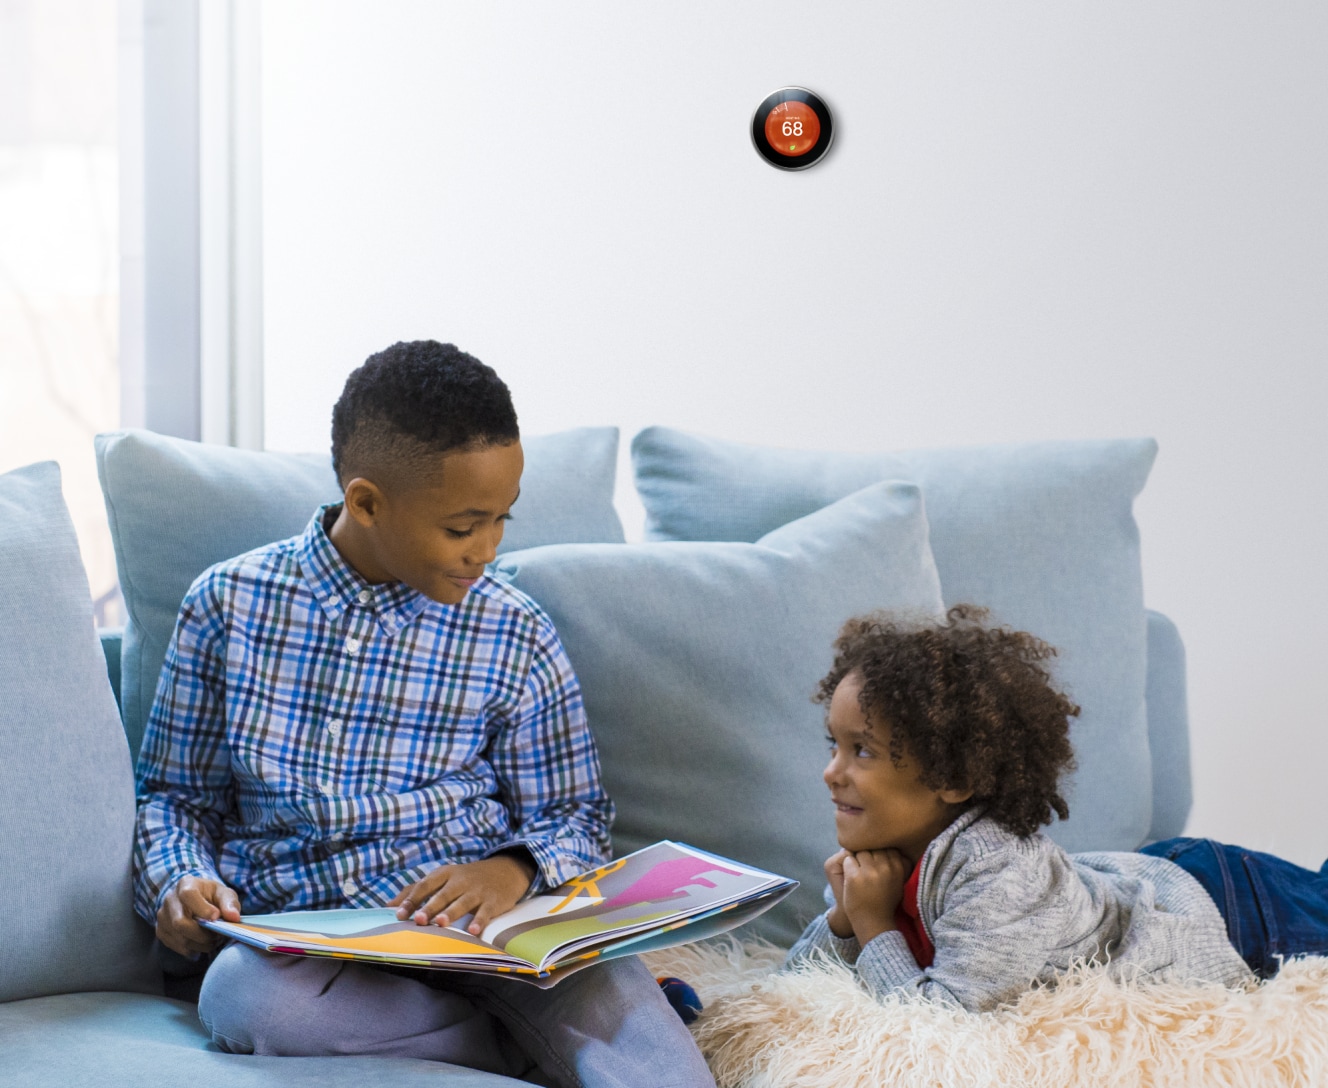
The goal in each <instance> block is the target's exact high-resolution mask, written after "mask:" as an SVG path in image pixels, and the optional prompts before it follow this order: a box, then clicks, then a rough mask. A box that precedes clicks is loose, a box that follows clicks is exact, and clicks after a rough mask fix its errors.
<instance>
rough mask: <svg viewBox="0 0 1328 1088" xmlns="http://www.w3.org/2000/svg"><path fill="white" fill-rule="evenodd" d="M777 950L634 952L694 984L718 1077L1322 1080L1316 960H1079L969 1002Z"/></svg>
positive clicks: (944, 1085)
mask: <svg viewBox="0 0 1328 1088" xmlns="http://www.w3.org/2000/svg"><path fill="white" fill-rule="evenodd" d="M782 958H783V953H782V952H781V951H779V950H777V949H774V948H772V947H770V946H768V945H759V944H752V943H747V944H738V943H737V942H733V941H725V940H721V941H715V942H709V943H702V944H694V945H688V946H686V947H683V948H675V949H669V950H668V951H665V952H659V953H654V954H652V955H649V956H647V957H646V959H647V961H648V962H649V964H650V966H651V968H652V969H653V970H654V971H655V973H656V974H657V975H664V974H670V975H676V976H678V977H679V978H682V979H686V980H687V981H688V982H690V983H691V984H692V985H693V986H694V987H695V988H696V989H697V991H698V992H699V993H700V995H701V998H702V1000H703V1001H704V1002H705V1006H706V1008H705V1011H704V1012H703V1013H702V1014H701V1017H700V1018H699V1019H698V1020H697V1022H696V1023H695V1024H693V1025H692V1027H693V1030H694V1032H695V1034H696V1039H697V1042H698V1043H699V1044H700V1046H701V1049H702V1051H703V1052H704V1053H705V1055H706V1058H707V1060H708V1061H709V1062H710V1067H711V1069H712V1070H713V1071H714V1073H715V1079H716V1080H717V1081H718V1082H719V1086H720V1088H886V1086H888V1088H914V1086H916V1088H1015V1086H1017V1088H1044V1086H1045V1088H1079V1086H1083V1088H1099V1086H1102V1085H1110V1086H1112V1088H1186V1086H1189V1085H1194V1086H1196V1088H1198V1086H1203V1088H1209V1086H1212V1088H1246V1086H1249V1088H1254V1086H1258V1088H1283V1086H1287V1088H1290V1086H1292V1085H1295V1086H1297V1088H1324V1086H1328V958H1321V957H1306V958H1304V959H1300V960H1292V961H1291V962H1289V963H1288V964H1287V965H1286V966H1285V967H1284V968H1283V969H1282V972H1281V973H1280V974H1279V975H1278V976H1277V977H1276V978H1275V979H1273V980H1272V981H1270V982H1266V983H1263V984H1262V985H1260V986H1258V987H1255V988H1252V989H1250V990H1248V991H1232V990H1226V989H1223V988H1222V987H1220V986H1176V985H1162V984H1156V983H1152V984H1149V983H1144V984H1122V983H1119V982H1116V981H1113V980H1112V979H1111V978H1109V977H1108V976H1107V975H1106V973H1104V972H1103V971H1101V970H1094V969H1088V970H1084V971H1081V972H1078V973H1075V974H1073V975H1070V976H1067V977H1066V978H1065V980H1064V981H1062V982H1061V983H1059V984H1058V985H1057V986H1055V987H1054V988H1048V989H1040V990H1032V991H1030V992H1029V993H1027V994H1025V995H1024V997H1023V998H1022V999H1020V1001H1019V1002H1018V1004H1016V1005H1014V1006H1012V1007H1009V1008H1005V1009H1001V1010H999V1011H997V1012H992V1013H982V1014H977V1013H966V1012H962V1011H956V1010H953V1009H947V1008H943V1007H940V1006H937V1005H932V1004H928V1003H926V1002H922V1001H919V1000H916V999H911V1000H903V999H900V998H889V999H884V1000H882V999H877V998H873V997H872V996H870V995H869V994H867V993H866V992H865V991H864V990H862V989H861V988H860V987H859V986H858V985H857V983H856V982H855V981H854V979H853V976H852V975H851V974H850V973H849V972H847V971H846V970H844V969H843V968H842V967H835V966H832V965H829V964H827V965H824V966H817V967H815V968H810V969H803V970H800V971H798V972H796V973H789V974H783V973H776V971H775V968H776V967H778V965H779V963H780V961H781V960H782Z"/></svg>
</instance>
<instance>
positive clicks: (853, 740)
mask: <svg viewBox="0 0 1328 1088" xmlns="http://www.w3.org/2000/svg"><path fill="white" fill-rule="evenodd" d="M984 615H985V613H983V611H982V610H981V609H975V608H972V607H969V606H959V607H956V608H953V609H951V610H950V613H949V615H948V616H947V618H946V620H945V621H944V622H942V623H939V624H928V625H921V626H919V625H913V624H909V623H905V622H898V621H895V620H893V619H891V618H890V617H889V616H885V615H878V616H870V617H867V618H865V619H858V620H851V621H849V623H848V624H846V625H845V627H844V630H843V632H842V633H841V635H840V637H839V639H838V641H837V642H836V643H835V649H836V656H835V661H834V665H833V667H832V668H831V670H830V672H829V674H828V675H827V676H826V677H825V679H824V680H822V682H821V686H820V690H819V693H818V699H819V701H821V702H823V703H828V704H829V707H828V711H827V714H826V725H827V728H828V731H829V733H830V737H829V740H830V762H829V764H828V765H827V766H826V768H825V770H824V772H823V778H824V780H825V783H826V785H827V786H828V787H829V790H830V798H831V801H832V803H833V804H834V807H835V829H836V832H837V836H838V839H839V845H840V847H841V848H842V849H840V850H839V851H838V852H837V853H836V854H834V855H833V856H832V857H831V858H829V859H828V860H827V862H826V875H827V877H828V878H829V882H830V885H829V888H828V889H827V893H826V902H827V905H828V906H829V908H830V909H829V910H828V911H827V912H826V913H825V914H823V915H822V916H821V917H819V918H817V919H815V920H814V921H813V922H812V923H811V925H809V926H808V927H807V929H806V931H805V932H804V933H803V935H802V938H801V939H800V940H799V941H798V943H797V944H796V945H794V947H793V950H792V951H791V952H790V953H789V958H788V962H789V963H790V964H797V963H799V962H803V961H806V960H809V959H811V958H814V957H815V956H816V955H818V954H820V955H826V956H829V957H830V958H831V959H832V960H838V961H840V962H842V963H844V964H845V965H847V966H849V967H850V968H852V969H853V970H854V972H855V973H856V974H857V976H858V977H859V979H860V980H861V981H862V982H863V983H865V984H866V985H867V987H868V988H869V989H871V990H872V991H874V992H876V993H878V994H886V993H892V992H912V993H917V994H921V995H923V996H925V997H928V998H930V999H933V1000H937V1001H942V1002H946V1003H948V1004H952V1005H958V1006H961V1007H963V1008H965V1009H968V1010H970V1011H974V1012H982V1011H986V1010H988V1009H992V1008H995V1007H997V1006H999V1005H1001V1004H1003V1003H1006V1002H1010V1001H1014V1000H1015V999H1016V998H1018V997H1019V995H1020V994H1021V993H1023V992H1024V991H1025V990H1027V989H1028V987H1029V986H1030V985H1031V984H1032V983H1034V982H1035V981H1036V982H1049V981H1051V980H1053V979H1055V978H1056V976H1057V975H1058V974H1060V973H1061V972H1063V971H1065V970H1067V969H1068V968H1069V967H1070V966H1072V965H1073V964H1075V963H1077V962H1095V963H1103V962H1105V963H1108V964H1109V965H1110V969H1111V970H1113V971H1114V972H1119V973H1127V974H1128V975H1129V976H1130V977H1139V978H1156V979H1165V980H1169V981H1175V982H1189V981H1207V982H1217V983H1221V984H1223V985H1226V986H1242V985H1246V984H1248V983H1250V982H1252V981H1253V979H1254V976H1255V975H1256V974H1259V975H1264V976H1267V975H1269V974H1272V973H1275V972H1276V970H1277V967H1278V963H1279V962H1280V957H1281V956H1292V955H1299V954H1304V953H1320V954H1321V953H1323V952H1326V951H1328V866H1325V870H1324V871H1321V872H1319V873H1314V872H1311V871H1309V870H1307V869H1301V868H1299V867H1298V866H1295V865H1292V864H1290V863H1289V862H1285V861H1282V860H1281V859H1279V858H1274V857H1270V856H1269V855H1266V854H1256V853H1254V852H1252V851H1247V850H1241V849H1240V848H1239V847H1224V846H1221V845H1220V844H1217V843H1212V842H1209V841H1208V840H1195V839H1171V840H1167V841H1166V842H1161V843H1155V844H1153V845H1151V846H1149V847H1146V848H1145V849H1144V850H1143V851H1142V852H1140V853H1135V854H1131V853H1092V854H1075V855H1069V854H1066V853H1065V851H1063V850H1062V849H1061V848H1060V847H1059V846H1057V845H1056V844H1055V843H1054V842H1053V841H1052V840H1051V839H1049V838H1047V837H1046V836H1045V835H1043V834H1042V833H1041V832H1040V831H1039V828H1040V827H1041V826H1042V825H1043V824H1047V823H1050V822H1051V819H1052V816H1053V814H1055V815H1057V816H1060V817H1061V818H1062V819H1064V818H1065V817H1066V816H1067V815H1068V814H1069V810H1068V807H1067V806H1066V803H1065V799H1064V798H1063V797H1062V795H1061V793H1060V788H1059V779H1060V776H1061V774H1062V772H1064V771H1065V770H1067V769H1068V768H1069V767H1070V766H1071V765H1072V762H1073V759H1072V751H1071V748H1070V741H1069V719H1070V718H1071V717H1073V716H1074V715H1076V714H1078V713H1079V709H1078V707H1076V706H1075V705H1074V704H1073V703H1071V702H1070V700H1069V699H1067V698H1066V697H1065V696H1064V695H1063V694H1062V693H1061V692H1060V691H1058V690H1057V689H1056V687H1055V685H1054V684H1053V683H1052V681H1051V677H1050V675H1049V673H1048V671H1047V669H1046V667H1045V665H1044V664H1043V662H1045V661H1046V659H1047V658H1049V657H1050V656H1051V655H1053V654H1054V653H1055V651H1054V650H1053V649H1052V648H1051V647H1050V646H1048V645H1047V644H1046V643H1044V642H1041V641H1040V640H1038V639H1037V638H1035V637H1033V636H1032V635H1030V634H1027V633H1026V632H1022V631H1011V630H1008V629H1006V628H989V627H986V626H984V625H983V624H982V622H981V620H982V617H983V616H984ZM1149 855H1151V856H1149Z"/></svg>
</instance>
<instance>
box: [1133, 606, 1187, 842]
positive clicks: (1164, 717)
mask: <svg viewBox="0 0 1328 1088" xmlns="http://www.w3.org/2000/svg"><path fill="white" fill-rule="evenodd" d="M1147 616H1148V686H1147V688H1146V689H1145V690H1146V692H1147V702H1148V750H1149V753H1150V754H1151V755H1152V758H1153V822H1152V824H1151V826H1150V827H1149V828H1148V840H1149V841H1150V842H1156V841H1157V840H1158V839H1171V838H1175V837H1176V836H1177V835H1181V834H1183V833H1184V832H1185V823H1186V821H1187V820H1188V819H1189V817H1190V806H1191V804H1192V803H1193V800H1194V789H1193V785H1192V781H1191V777H1190V730H1189V708H1188V706H1187V705H1186V698H1185V644H1184V643H1183V642H1181V639H1180V632H1179V631H1178V630H1177V629H1176V625H1175V624H1174V623H1172V622H1171V620H1169V619H1167V617H1166V616H1164V615H1162V613H1160V612H1149V613H1148V614H1147Z"/></svg>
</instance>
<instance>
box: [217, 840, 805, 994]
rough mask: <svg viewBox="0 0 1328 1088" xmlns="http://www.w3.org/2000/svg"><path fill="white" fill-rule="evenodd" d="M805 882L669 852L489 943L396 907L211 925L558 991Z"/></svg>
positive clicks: (265, 939) (269, 941)
mask: <svg viewBox="0 0 1328 1088" xmlns="http://www.w3.org/2000/svg"><path fill="white" fill-rule="evenodd" d="M797 885H798V882H797V881H796V880H789V879H788V878H786V877H782V876H776V875H774V874H773V873H767V872H763V871H762V870H760V869H753V868H751V867H750V866H747V865H743V864H741V863H739V862H736V861H730V860H729V859H728V858H723V857H720V856H719V855H717V854H709V853H706V852H705V851H704V850H697V849H695V848H694V847H691V846H685V845H684V844H682V843H676V842H657V843H655V845H654V846H647V847H646V848H645V849H643V850H638V851H636V853H634V854H628V855H627V856H626V857H623V858H618V859H616V860H615V861H610V862H608V863H606V864H605V865H602V866H600V867H599V868H597V869H591V870H589V871H588V872H585V873H582V874H581V875H580V876H576V877H573V878H572V879H571V880H569V881H568V882H567V883H566V884H563V885H562V886H561V887H558V888H555V889H554V890H553V891H551V892H545V893H543V894H540V895H533V896H531V897H530V898H528V899H524V900H522V901H521V902H520V903H518V904H517V905H516V906H515V907H514V908H513V909H512V910H510V911H508V912H507V913H506V914H503V915H500V916H499V917H497V918H495V919H494V920H493V921H492V922H491V923H489V926H488V927H487V928H486V929H485V930H484V933H483V935H482V936H480V937H476V936H473V935H472V934H470V933H468V932H466V930H465V928H464V927H465V926H466V925H468V924H469V922H470V917H469V916H467V917H465V918H462V919H459V920H458V921H457V923H456V924H454V925H451V926H446V927H442V926H436V925H423V926H422V925H417V924H416V923H415V922H412V921H405V922H402V921H398V919H397V914H396V909H395V908H394V907H363V908H352V909H342V910H301V911H288V912H286V913H282V914H254V915H248V916H242V917H241V919H240V921H238V922H226V921H221V920H218V921H215V922H200V923H199V924H200V925H203V926H206V927H207V928H208V929H210V930H213V931H214V932H217V933H220V934H223V935H224V936H227V937H232V938H234V939H235V940H237V941H243V942H244V943H245V944H250V945H253V946H254V947H256V948H261V949H264V950H265V951H268V952H284V953H287V954H288V955H293V956H333V957H337V958H341V959H352V960H363V961H366V962H369V963H392V964H399V965H401V966H407V967H427V968H432V969H435V970H441V971H483V972H491V973H496V974H510V975H512V976H513V977H515V978H519V979H523V980H524V981H527V982H531V983H534V984H535V985H536V986H541V987H548V986H552V985H554V984H555V983H557V982H558V981H559V980H560V979H562V978H564V977H565V976H566V975H569V974H571V973H572V972H573V971H577V970H579V969H580V968H583V967H588V966H590V964H592V963H594V962H595V961H596V960H597V959H612V958H613V957H615V956H631V955H635V954H636V953H638V952H648V951H651V950H653V949H657V948H669V947H671V946H673V945H679V944H687V943H689V942H691V941H697V940H701V939H702V938H705V937H713V936H715V935H717V934H720V933H725V932H727V931H728V930H730V929H733V928H735V927H737V926H740V925H742V924H743V923H744V922H748V921H751V919H753V918H755V917H757V916H758V915H760V914H763V913H764V912H765V911H767V910H769V909H770V908H771V907H773V906H774V905H775V904H776V903H778V902H779V901H780V900H781V899H783V898H784V897H785V896H786V895H788V894H789V892H791V891H792V890H793V889H794V888H796V887H797Z"/></svg>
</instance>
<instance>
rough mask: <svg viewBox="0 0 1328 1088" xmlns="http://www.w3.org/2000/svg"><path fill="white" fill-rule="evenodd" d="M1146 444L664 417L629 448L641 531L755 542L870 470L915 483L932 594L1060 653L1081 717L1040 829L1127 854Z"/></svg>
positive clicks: (1135, 768)
mask: <svg viewBox="0 0 1328 1088" xmlns="http://www.w3.org/2000/svg"><path fill="white" fill-rule="evenodd" d="M1156 453H1157V445H1156V443H1155V442H1153V441H1152V440H1151V439H1127V440H1119V441H1088V442H1046V443H1032V444H1027V445H1015V446H990V447H977V448H970V449H942V450H916V451H908V452H903V453H827V452H813V451H802V450H780V449H768V448H763V447H758V446H748V445H743V444H740V443H736V442H728V441H723V440H720V439H714V438H702V437H700V436H697V435H691V434H686V433H684V432H681V431H676V430H671V429H668V428H664V427H651V428H649V429H647V430H645V431H642V432H641V433H640V434H639V435H637V436H636V439H635V440H634V441H633V443H632V460H633V464H634V466H635V472H636V486H637V490H638V491H639V492H640V494H641V498H642V500H643V502H644V504H645V507H646V512H647V517H648V521H647V527H648V533H649V535H650V537H651V538H652V539H663V540H755V539H757V538H758V537H759V536H761V534H763V533H767V532H769V531H770V530H771V529H773V528H774V527H775V526H777V525H782V524H784V523H785V522H787V521H790V520H792V519H793V518H799V517H802V516H804V515H806V514H808V513H810V512H811V511H813V510H816V509H818V508H820V507H822V506H824V505H825V504H827V503H830V502H834V501H835V500H836V499H839V498H841V497H842V496H844V495H846V494H848V493H849V492H852V491H855V490H857V489H858V488H860V487H863V486H864V485H866V484H868V483H870V482H872V481H873V480H881V479H898V480H912V481H914V482H916V483H917V484H918V485H920V486H921V488H922V492H923V494H924V496H925V497H926V502H927V517H928V521H929V523H930V525H931V545H932V550H933V552H934V553H935V556H936V566H937V568H938V569H939V571H940V576H941V587H942V590H943V591H944V596H945V602H946V604H947V605H951V604H957V603H960V602H968V603H972V604H978V605H983V606H985V607H987V608H989V609H991V610H992V612H993V616H994V619H996V620H998V621H1000V622H1002V623H1006V624H1009V625H1010V626H1012V627H1015V628H1019V629H1022V630H1027V631H1032V632H1033V633H1034V634H1036V635H1038V636H1039V637H1040V638H1043V639H1045V640H1046V641H1048V642H1050V643H1051V644H1052V645H1053V646H1055V647H1056V648H1057V649H1058V650H1059V651H1060V656H1059V657H1058V659H1057V660H1056V662H1055V666H1054V667H1055V670H1056V674H1057V678H1058V680H1059V681H1060V682H1061V683H1062V684H1063V686H1064V687H1065V688H1066V690H1067V691H1068V693H1069V694H1070V696H1071V697H1072V698H1073V699H1074V700H1075V702H1077V703H1078V704H1079V705H1080V706H1081V707H1082V710H1083V713H1082V715H1081V716H1080V717H1079V718H1078V719H1077V720H1076V721H1075V723H1074V725H1073V739H1074V745H1075V751H1076V753H1077V757H1078V762H1079V770H1078V772H1077V773H1076V775H1075V776H1074V778H1073V779H1072V780H1071V781H1070V783H1069V788H1070V793H1069V795H1068V800H1069V804H1070V818H1069V820H1068V821H1066V822H1064V823H1057V824H1054V825H1053V826H1052V827H1051V828H1050V829H1049V831H1050V834H1051V835H1052V837H1053V838H1055V839H1056V840H1057V841H1059V842H1060V843H1061V845H1063V846H1065V847H1066V848H1067V849H1070V850H1133V849H1134V848H1135V847H1137V846H1138V845H1139V844H1140V843H1141V842H1143V841H1144V839H1145V837H1146V835H1147V833H1148V829H1149V824H1150V820H1151V815H1152V773H1151V768H1150V761H1149V746H1148V728H1147V718H1146V710H1145V702H1144V696H1145V691H1144V689H1145V676H1146V664H1145V662H1146V653H1147V636H1146V621H1145V618H1144V607H1143V578H1142V573H1141V565H1140V559H1139V530H1138V527H1137V526H1136V524H1135V521H1134V515H1133V511H1132V503H1133V501H1134V497H1135V496H1136V495H1137V494H1138V493H1139V491H1140V490H1141V489H1142V488H1143V485H1144V481H1145V480H1147V478H1148V472H1149V469H1150V468H1151V467H1152V464H1153V459H1154V457H1155V456H1156Z"/></svg>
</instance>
